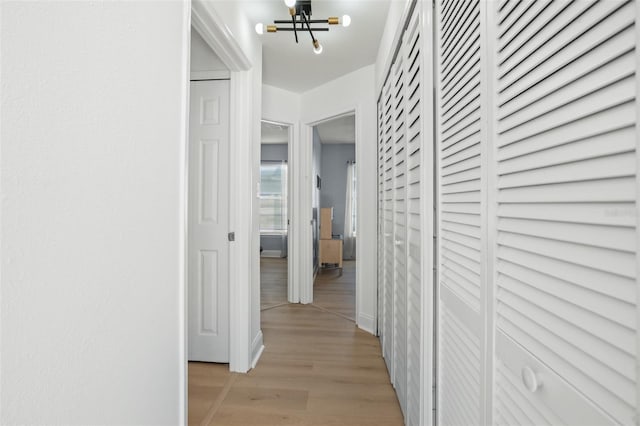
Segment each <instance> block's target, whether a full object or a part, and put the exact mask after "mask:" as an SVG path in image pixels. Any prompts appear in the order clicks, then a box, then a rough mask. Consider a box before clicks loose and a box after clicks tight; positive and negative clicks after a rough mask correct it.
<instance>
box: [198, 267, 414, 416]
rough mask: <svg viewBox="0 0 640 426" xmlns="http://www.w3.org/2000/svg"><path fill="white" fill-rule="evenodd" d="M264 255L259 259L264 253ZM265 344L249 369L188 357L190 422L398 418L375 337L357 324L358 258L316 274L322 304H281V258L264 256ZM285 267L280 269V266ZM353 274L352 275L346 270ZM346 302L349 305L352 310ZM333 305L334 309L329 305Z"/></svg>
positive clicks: (394, 397) (283, 269)
mask: <svg viewBox="0 0 640 426" xmlns="http://www.w3.org/2000/svg"><path fill="white" fill-rule="evenodd" d="M263 260H264V259H263ZM262 266H263V274H262V276H263V277H265V278H266V277H271V278H272V279H269V280H267V279H265V280H264V281H265V282H268V291H265V292H263V300H262V302H263V303H262V305H263V306H271V307H270V308H267V309H265V310H263V311H262V330H263V332H264V339H265V351H264V353H263V354H262V357H261V358H260V362H259V363H258V365H257V367H256V368H255V369H253V370H251V371H250V372H249V373H248V374H246V375H243V374H233V373H230V372H229V371H228V365H226V364H206V363H190V364H189V424H191V425H197V424H201V425H365V424H366V425H385V426H386V425H389V426H393V425H402V424H403V420H402V413H401V411H400V406H399V405H398V401H397V399H396V395H395V392H394V390H393V388H392V386H391V384H390V382H389V375H388V373H387V369H386V367H385V364H384V361H383V359H382V357H381V351H380V343H379V341H378V339H377V338H376V337H374V336H372V335H370V334H369V333H366V332H364V331H362V330H359V329H358V328H356V327H355V325H354V323H353V321H350V320H348V319H347V318H345V316H346V317H348V316H349V315H352V309H353V307H350V306H352V302H353V298H354V288H355V286H354V285H353V283H351V284H350V282H349V280H350V279H351V280H353V279H354V271H355V262H348V263H345V271H344V274H343V276H342V277H340V278H336V279H335V280H332V279H330V274H332V273H334V271H329V272H325V273H324V274H322V275H321V276H319V277H322V280H318V281H317V282H316V289H315V298H316V300H317V302H318V305H319V306H314V305H299V304H285V305H277V303H276V304H274V302H277V301H278V300H280V299H276V298H274V295H277V294H279V295H282V294H286V291H283V290H282V288H285V289H286V281H280V282H278V280H277V279H275V278H274V277H281V278H282V279H283V280H286V262H285V261H276V260H274V259H268V260H267V261H266V262H263V263H262ZM283 271H284V274H283V273H282V272H283ZM349 277H351V278H349ZM350 309H351V311H350ZM330 310H335V311H334V312H330Z"/></svg>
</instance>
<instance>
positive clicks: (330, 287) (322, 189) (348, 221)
mask: <svg viewBox="0 0 640 426" xmlns="http://www.w3.org/2000/svg"><path fill="white" fill-rule="evenodd" d="M312 159H313V168H312V169H313V174H312V185H313V190H312V223H313V226H312V228H313V229H312V233H313V238H312V240H313V268H314V281H313V304H314V305H316V306H317V307H319V308H322V309H324V310H327V311H330V312H332V313H335V314H337V315H339V316H342V317H344V318H346V319H349V320H351V321H354V322H355V321H356V245H357V244H356V238H357V232H356V229H357V215H358V205H357V173H356V170H357V169H356V167H357V166H356V138H355V115H354V114H353V113H350V114H347V115H343V116H340V117H337V118H332V119H329V120H327V121H323V122H321V123H319V124H316V125H315V126H313V152H312Z"/></svg>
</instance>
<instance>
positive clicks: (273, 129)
mask: <svg viewBox="0 0 640 426" xmlns="http://www.w3.org/2000/svg"><path fill="white" fill-rule="evenodd" d="M261 127H262V138H261V142H262V143H264V144H276V143H288V142H289V127H288V126H283V125H280V124H274V123H269V122H268V121H263V122H262V126H261Z"/></svg>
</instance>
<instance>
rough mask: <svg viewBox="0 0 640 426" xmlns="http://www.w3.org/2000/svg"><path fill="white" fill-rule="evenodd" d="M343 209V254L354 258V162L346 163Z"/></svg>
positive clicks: (347, 257) (345, 256) (346, 257)
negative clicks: (345, 196)
mask: <svg viewBox="0 0 640 426" xmlns="http://www.w3.org/2000/svg"><path fill="white" fill-rule="evenodd" d="M344 205H345V209H344V255H343V257H344V258H345V259H355V258H356V164H355V163H352V162H349V163H347V198H346V202H345V204H344Z"/></svg>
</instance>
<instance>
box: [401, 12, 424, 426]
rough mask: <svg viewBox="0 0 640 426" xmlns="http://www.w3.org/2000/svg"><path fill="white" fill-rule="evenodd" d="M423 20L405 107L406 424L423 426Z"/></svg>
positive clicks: (406, 45)
mask: <svg viewBox="0 0 640 426" xmlns="http://www.w3.org/2000/svg"><path fill="white" fill-rule="evenodd" d="M420 26H421V20H420V12H419V9H417V10H416V12H414V14H413V16H412V17H411V20H410V22H409V26H408V28H407V30H406V32H405V35H404V38H403V48H402V52H403V55H404V63H405V85H406V89H405V104H406V129H407V136H406V139H407V149H406V151H407V171H406V174H407V195H406V198H407V244H408V253H407V294H408V299H407V372H408V373H407V402H406V410H405V423H406V424H408V425H418V424H420V402H421V399H422V393H421V388H420V380H421V378H422V375H423V374H424V372H423V370H422V364H421V362H420V360H421V358H422V352H421V345H420V342H421V341H422V326H421V324H422V312H421V310H422V303H421V301H422V280H423V277H422V233H421V227H422V225H421V221H422V213H421V202H420V198H421V194H422V189H423V188H422V182H421V172H422V171H421V168H422V164H421V159H422V155H423V153H422V149H423V148H422V147H423V142H422V141H423V135H422V117H421V114H422V99H421V97H422V91H421V90H422V87H421V85H422V71H423V70H422V69H421V64H422V62H421V61H422V57H421V52H420V42H421V40H420V30H421V27H420Z"/></svg>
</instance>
